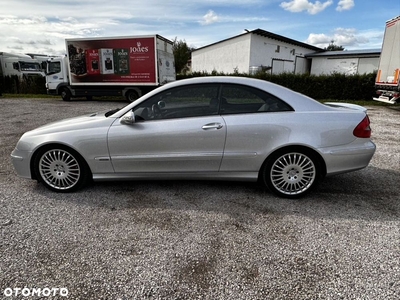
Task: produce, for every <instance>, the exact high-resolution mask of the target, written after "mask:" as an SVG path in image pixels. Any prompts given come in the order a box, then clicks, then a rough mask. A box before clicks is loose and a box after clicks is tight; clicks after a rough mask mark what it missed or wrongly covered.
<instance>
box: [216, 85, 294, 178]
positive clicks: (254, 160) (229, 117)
mask: <svg viewBox="0 0 400 300" xmlns="http://www.w3.org/2000/svg"><path fill="white" fill-rule="evenodd" d="M220 95H221V104H220V113H221V116H222V117H223V118H224V121H225V124H226V125H225V126H226V127H227V128H228V130H227V135H226V142H225V149H224V156H223V160H222V163H221V168H220V171H221V172H254V171H258V170H259V169H260V167H261V165H262V164H263V162H264V160H265V157H266V156H267V154H268V153H269V151H271V149H273V148H274V147H276V145H279V144H280V143H283V142H284V141H285V140H287V139H288V137H289V135H290V128H288V127H287V126H285V124H286V123H287V121H285V120H287V119H288V118H289V119H290V117H291V116H292V113H293V109H292V108H291V107H290V106H289V105H288V104H286V103H285V102H284V101H282V100H280V99H278V98H277V97H275V96H273V95H271V94H269V93H267V92H265V91H262V90H259V89H256V88H253V87H249V86H244V85H238V84H224V85H223V86H222V88H221V92H220Z"/></svg>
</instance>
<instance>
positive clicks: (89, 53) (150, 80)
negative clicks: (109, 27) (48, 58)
mask: <svg viewBox="0 0 400 300" xmlns="http://www.w3.org/2000/svg"><path fill="white" fill-rule="evenodd" d="M66 47H67V49H68V60H69V64H68V65H69V66H68V67H69V73H70V75H71V78H70V80H71V85H107V84H112V85H126V84H127V83H129V84H135V85H154V84H157V82H158V74H157V58H156V39H155V37H154V36H152V37H146V36H142V37H135V38H129V39H127V38H111V39H110V38H107V39H73V40H72V39H71V40H68V39H67V40H66Z"/></svg>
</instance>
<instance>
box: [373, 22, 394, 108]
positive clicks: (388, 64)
mask: <svg viewBox="0 0 400 300" xmlns="http://www.w3.org/2000/svg"><path fill="white" fill-rule="evenodd" d="M399 84H400V16H398V17H396V18H393V19H391V20H389V21H387V22H386V29H385V35H384V37H383V44H382V52H381V57H380V60H379V69H378V73H377V75H376V80H375V88H376V93H377V95H378V97H374V98H373V99H374V100H376V101H381V102H386V103H391V104H395V103H397V102H399V101H400V85H399Z"/></svg>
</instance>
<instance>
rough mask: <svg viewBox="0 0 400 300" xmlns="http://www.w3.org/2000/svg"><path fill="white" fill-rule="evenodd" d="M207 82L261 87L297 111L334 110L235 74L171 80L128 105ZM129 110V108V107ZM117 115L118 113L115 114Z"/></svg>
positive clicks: (271, 85) (264, 81)
mask: <svg viewBox="0 0 400 300" xmlns="http://www.w3.org/2000/svg"><path fill="white" fill-rule="evenodd" d="M206 83H230V84H240V85H247V86H251V87H254V88H257V89H261V90H263V91H266V92H268V93H270V94H272V95H274V96H276V97H278V98H280V99H281V100H283V101H285V102H286V103H288V104H289V105H290V106H291V107H292V108H293V109H294V110H295V111H322V110H333V109H332V108H330V107H328V106H325V105H323V104H321V103H319V102H318V101H316V100H314V99H312V98H310V97H307V96H305V95H303V94H300V93H298V92H295V91H293V90H290V89H288V88H286V87H283V86H281V85H278V84H275V83H272V82H269V81H266V80H261V79H255V78H249V77H235V76H205V77H195V78H189V79H181V80H176V81H173V82H169V83H167V84H164V85H163V86H161V87H159V88H157V89H155V90H153V91H151V92H149V93H147V94H145V95H144V96H142V97H141V98H139V99H138V100H136V101H135V102H134V103H131V104H130V105H128V106H127V107H129V108H130V107H132V106H135V105H137V104H139V103H141V102H143V101H145V100H146V99H148V98H150V97H152V96H153V95H156V94H158V93H159V92H162V91H164V90H167V89H170V88H174V87H180V86H185V85H191V84H206ZM127 110H129V109H127ZM127 110H125V109H123V110H121V111H120V112H119V113H117V114H118V115H121V114H124V113H125V112H126V111H127ZM115 116H116V117H117V115H115Z"/></svg>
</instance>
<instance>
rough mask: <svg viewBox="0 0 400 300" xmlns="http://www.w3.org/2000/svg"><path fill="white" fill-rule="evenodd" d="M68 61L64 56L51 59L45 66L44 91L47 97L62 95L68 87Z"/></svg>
mask: <svg viewBox="0 0 400 300" xmlns="http://www.w3.org/2000/svg"><path fill="white" fill-rule="evenodd" d="M68 82H69V81H68V59H67V57H66V56H60V57H52V58H49V59H48V60H47V65H46V89H47V94H49V95H62V94H61V91H62V90H63V88H64V87H66V86H68Z"/></svg>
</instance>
